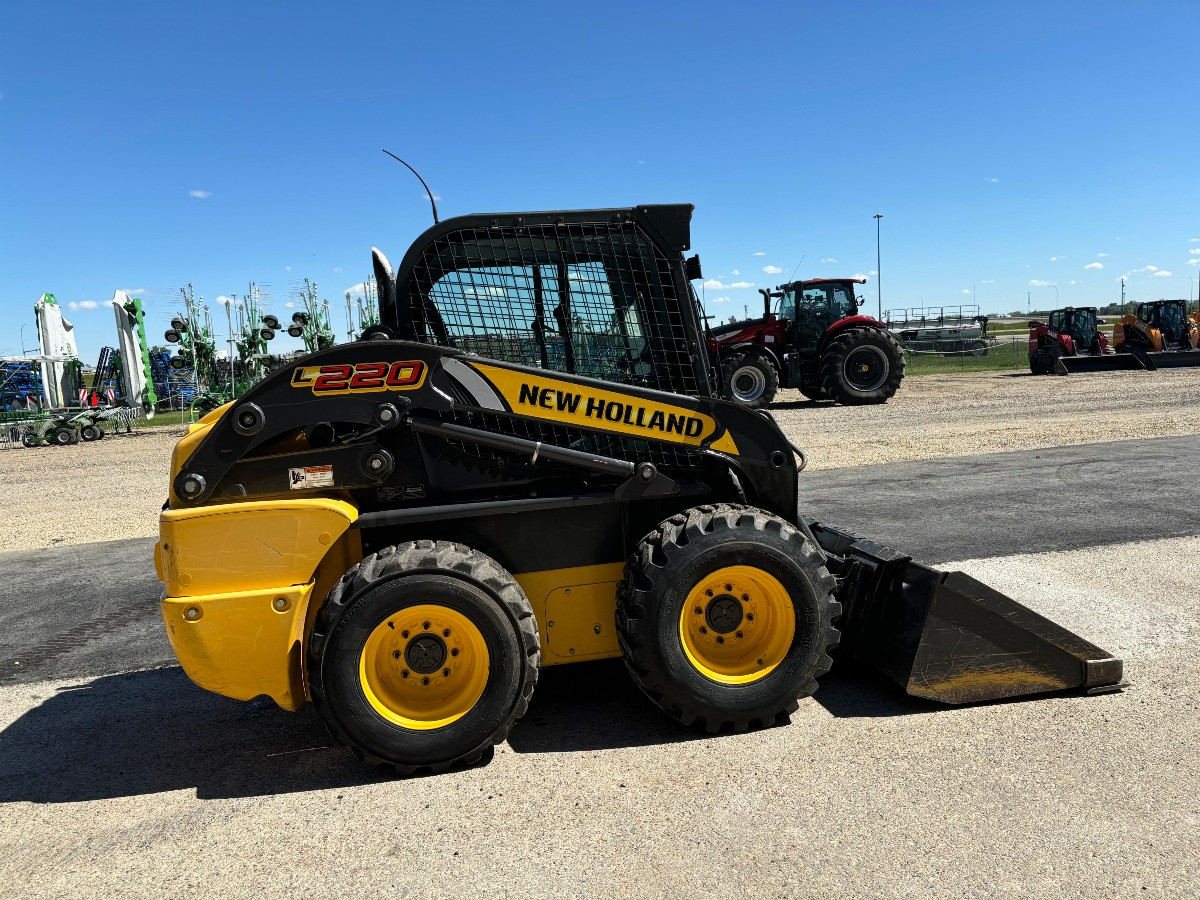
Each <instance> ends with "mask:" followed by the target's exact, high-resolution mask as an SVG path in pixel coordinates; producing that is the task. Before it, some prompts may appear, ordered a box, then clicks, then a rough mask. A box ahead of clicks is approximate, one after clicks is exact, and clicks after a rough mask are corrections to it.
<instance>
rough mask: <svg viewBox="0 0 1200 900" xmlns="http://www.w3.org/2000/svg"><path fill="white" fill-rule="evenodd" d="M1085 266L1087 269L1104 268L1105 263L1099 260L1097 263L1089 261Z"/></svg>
mask: <svg viewBox="0 0 1200 900" xmlns="http://www.w3.org/2000/svg"><path fill="white" fill-rule="evenodd" d="M1084 268H1085V269H1103V268H1104V263H1099V262H1096V263H1088V264H1087V265H1086V266H1084Z"/></svg>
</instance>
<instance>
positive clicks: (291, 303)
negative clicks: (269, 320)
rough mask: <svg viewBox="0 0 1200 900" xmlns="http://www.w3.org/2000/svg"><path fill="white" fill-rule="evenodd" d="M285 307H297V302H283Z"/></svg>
mask: <svg viewBox="0 0 1200 900" xmlns="http://www.w3.org/2000/svg"><path fill="white" fill-rule="evenodd" d="M283 308H284V309H295V308H296V304H295V302H294V301H292V300H289V301H288V302H287V303H285V304H283Z"/></svg>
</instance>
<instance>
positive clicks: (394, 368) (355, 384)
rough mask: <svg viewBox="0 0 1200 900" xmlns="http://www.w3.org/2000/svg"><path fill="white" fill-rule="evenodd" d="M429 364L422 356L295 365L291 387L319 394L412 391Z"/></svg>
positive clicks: (422, 381) (323, 395) (417, 385)
mask: <svg viewBox="0 0 1200 900" xmlns="http://www.w3.org/2000/svg"><path fill="white" fill-rule="evenodd" d="M426 371H427V368H426V366H425V363H423V362H421V360H419V359H406V360H401V361H399V362H391V363H386V362H365V363H355V364H354V365H344V364H339V365H328V366H296V368H295V369H294V370H293V371H292V387H294V388H309V389H310V390H312V392H313V393H314V394H316V395H317V396H318V397H326V396H329V395H331V394H371V393H375V392H376V391H411V390H415V389H416V388H419V387H420V386H421V385H422V384H423V383H424V382H425V373H426Z"/></svg>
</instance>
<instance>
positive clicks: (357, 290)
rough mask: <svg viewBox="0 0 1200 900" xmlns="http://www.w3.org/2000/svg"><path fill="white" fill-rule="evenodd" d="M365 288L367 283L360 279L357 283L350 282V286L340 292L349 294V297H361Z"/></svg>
mask: <svg viewBox="0 0 1200 900" xmlns="http://www.w3.org/2000/svg"><path fill="white" fill-rule="evenodd" d="M366 289H367V283H366V282H365V281H360V282H359V283H358V284H352V285H350V287H348V288H346V289H345V290H343V291H342V294H343V295H345V294H349V295H350V296H351V297H363V296H365V291H366Z"/></svg>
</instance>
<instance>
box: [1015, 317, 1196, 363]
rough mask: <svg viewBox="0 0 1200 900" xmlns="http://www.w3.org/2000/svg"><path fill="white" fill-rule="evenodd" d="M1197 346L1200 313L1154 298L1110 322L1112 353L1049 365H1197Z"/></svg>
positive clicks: (1062, 358) (1058, 359)
mask: <svg viewBox="0 0 1200 900" xmlns="http://www.w3.org/2000/svg"><path fill="white" fill-rule="evenodd" d="M1030 324H1031V325H1032V323H1030ZM1031 345H1032V337H1031ZM1198 345H1200V312H1196V313H1193V314H1192V315H1190V316H1189V315H1188V313H1187V303H1186V302H1185V301H1183V300H1154V301H1151V302H1149V303H1139V304H1138V305H1137V306H1136V307H1135V308H1134V311H1133V314H1132V315H1128V316H1124V317H1122V318H1121V321H1120V322H1117V323H1115V324H1114V325H1113V349H1114V350H1115V352H1114V353H1111V354H1103V355H1092V356H1058V357H1056V358H1055V359H1054V360H1052V361H1051V365H1052V366H1053V370H1054V371H1055V372H1056V373H1057V374H1059V375H1067V374H1070V373H1072V372H1106V371H1113V370H1119V369H1145V370H1147V371H1151V372H1153V371H1154V370H1156V369H1177V368H1184V367H1188V366H1200V349H1197V348H1198Z"/></svg>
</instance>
